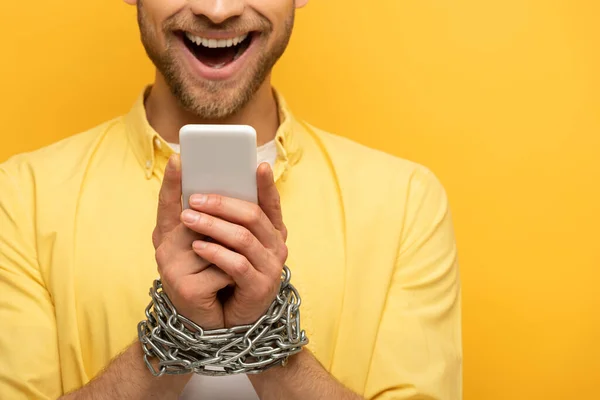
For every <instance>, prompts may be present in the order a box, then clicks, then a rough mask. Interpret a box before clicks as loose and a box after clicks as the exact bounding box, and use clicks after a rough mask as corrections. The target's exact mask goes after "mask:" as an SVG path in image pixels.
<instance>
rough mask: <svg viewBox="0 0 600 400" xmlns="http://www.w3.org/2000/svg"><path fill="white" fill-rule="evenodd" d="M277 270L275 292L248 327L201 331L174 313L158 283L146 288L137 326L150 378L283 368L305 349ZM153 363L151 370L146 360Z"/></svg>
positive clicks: (293, 294)
mask: <svg viewBox="0 0 600 400" xmlns="http://www.w3.org/2000/svg"><path fill="white" fill-rule="evenodd" d="M291 276H292V274H291V272H290V270H289V268H288V267H287V266H284V267H283V272H282V275H281V288H280V290H279V293H278V295H277V298H276V299H275V300H273V303H271V306H270V307H269V310H268V311H267V313H266V314H265V315H263V316H262V317H261V318H260V319H259V320H258V321H256V322H255V323H254V324H252V325H243V326H235V327H232V328H227V329H215V330H204V329H202V328H201V327H200V326H198V325H197V324H195V323H194V322H192V321H190V320H189V319H187V318H185V317H184V316H183V315H180V314H178V313H177V310H176V309H175V307H174V306H173V303H171V300H169V297H168V296H167V294H166V293H165V292H164V291H163V289H162V283H161V281H160V279H157V280H155V281H154V285H153V286H152V288H150V297H151V298H152V300H151V301H150V304H148V307H146V318H147V319H146V320H145V321H141V322H140V323H139V324H138V337H139V340H140V343H141V344H142V348H143V350H144V361H145V362H146V365H147V366H148V369H150V371H151V372H152V374H153V375H154V376H161V375H164V374H187V373H196V374H201V375H211V376H223V375H233V374H255V373H259V372H262V371H264V370H266V369H268V368H271V367H273V366H275V365H285V364H286V363H287V359H288V357H289V356H291V355H294V354H296V353H298V352H300V351H301V350H302V347H303V346H305V345H306V344H308V338H307V337H306V333H305V332H304V331H303V330H301V329H300V304H301V299H300V295H299V294H298V291H297V290H296V288H295V287H294V286H293V285H292V284H291V283H290V280H291ZM153 358H157V359H158V368H155V367H154V366H153V365H152V363H151V359H153Z"/></svg>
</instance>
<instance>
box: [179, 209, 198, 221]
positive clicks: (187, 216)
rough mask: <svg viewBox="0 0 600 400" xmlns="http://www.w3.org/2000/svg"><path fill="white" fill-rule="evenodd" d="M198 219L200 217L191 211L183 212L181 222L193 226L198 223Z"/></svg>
mask: <svg viewBox="0 0 600 400" xmlns="http://www.w3.org/2000/svg"><path fill="white" fill-rule="evenodd" d="M199 218H200V216H199V215H198V214H197V213H195V212H194V211H192V210H185V211H184V212H183V222H185V223H186V224H193V223H194V222H196V221H198V219H199Z"/></svg>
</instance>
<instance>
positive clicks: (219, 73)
mask: <svg viewBox="0 0 600 400" xmlns="http://www.w3.org/2000/svg"><path fill="white" fill-rule="evenodd" d="M255 35H256V34H253V37H252V38H250V40H251V42H250V45H249V46H248V48H247V49H246V51H244V54H242V55H241V56H239V57H238V58H237V59H235V60H233V61H232V62H230V63H229V64H227V65H225V66H224V67H221V68H218V69H217V68H211V67H209V66H208V65H205V64H203V63H201V62H200V60H198V59H197V58H196V56H195V55H194V54H193V53H192V52H191V51H190V49H188V47H187V46H186V45H185V43H184V42H183V38H180V39H179V44H180V45H181V47H182V48H183V53H184V54H185V59H186V60H187V61H188V64H189V65H190V67H191V69H192V72H193V73H194V74H195V75H198V76H199V77H200V78H202V79H206V80H211V81H224V80H227V79H231V78H232V77H234V76H235V75H236V74H237V73H238V71H240V70H241V69H242V67H243V66H244V63H245V61H246V59H247V58H248V57H250V54H251V53H252V51H254V47H255V43H256V39H257V38H256V37H255Z"/></svg>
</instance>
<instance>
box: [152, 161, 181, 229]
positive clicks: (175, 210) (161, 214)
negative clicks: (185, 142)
mask: <svg viewBox="0 0 600 400" xmlns="http://www.w3.org/2000/svg"><path fill="white" fill-rule="evenodd" d="M180 214H181V160H180V158H179V155H177V154H174V155H172V156H171V158H169V162H168V163H167V167H166V168H165V176H164V178H163V182H162V185H161V188H160V193H159V195H158V212H157V215H156V228H157V230H158V232H159V234H161V235H164V234H166V233H168V232H170V231H171V230H173V228H175V227H176V226H177V225H179V215H180Z"/></svg>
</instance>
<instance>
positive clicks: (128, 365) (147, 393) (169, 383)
mask: <svg viewBox="0 0 600 400" xmlns="http://www.w3.org/2000/svg"><path fill="white" fill-rule="evenodd" d="M190 377H191V375H163V376H162V377H160V378H157V377H154V376H153V375H152V374H151V373H150V371H149V370H148V367H147V366H146V364H145V363H144V360H143V351H142V348H141V346H140V343H139V342H138V341H137V340H136V341H135V342H134V343H133V344H132V345H131V346H129V347H128V348H127V350H126V351H125V352H123V353H122V354H121V355H119V356H118V357H116V358H115V359H114V360H113V361H112V362H111V363H110V364H109V365H108V367H107V368H106V369H105V370H104V371H103V372H102V373H101V374H100V375H98V376H97V377H96V378H94V379H93V380H92V381H91V382H89V383H88V384H87V385H85V386H84V387H82V388H81V389H78V390H76V391H74V392H71V393H69V394H67V395H65V396H63V397H61V398H60V399H59V400H113V399H120V400H137V399H140V400H141V399H165V400H168V399H177V398H178V397H179V394H180V393H181V392H182V391H183V388H184V387H185V385H186V384H187V382H188V381H189V379H190Z"/></svg>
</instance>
